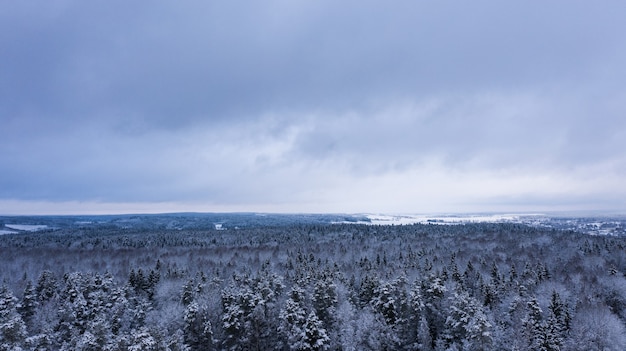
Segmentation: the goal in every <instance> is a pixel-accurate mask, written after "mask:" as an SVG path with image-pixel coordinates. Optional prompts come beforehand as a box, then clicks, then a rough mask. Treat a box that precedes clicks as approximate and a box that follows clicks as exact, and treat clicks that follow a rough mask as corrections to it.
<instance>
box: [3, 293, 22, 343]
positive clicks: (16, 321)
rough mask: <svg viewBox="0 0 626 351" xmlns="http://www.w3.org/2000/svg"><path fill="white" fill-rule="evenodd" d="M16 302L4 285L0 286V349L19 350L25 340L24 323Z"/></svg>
mask: <svg viewBox="0 0 626 351" xmlns="http://www.w3.org/2000/svg"><path fill="white" fill-rule="evenodd" d="M17 302H18V299H17V298H16V297H15V296H14V295H13V293H12V292H11V291H10V290H9V289H8V288H7V287H6V286H2V288H0V351H4V350H7V351H8V350H20V349H21V347H22V345H23V344H24V341H25V340H26V337H27V331H26V324H25V323H24V321H23V320H22V316H21V315H20V314H19V313H18V312H17Z"/></svg>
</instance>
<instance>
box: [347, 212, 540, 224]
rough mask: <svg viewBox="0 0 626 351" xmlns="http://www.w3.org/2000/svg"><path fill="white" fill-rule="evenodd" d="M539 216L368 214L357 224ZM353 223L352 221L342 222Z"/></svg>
mask: <svg viewBox="0 0 626 351" xmlns="http://www.w3.org/2000/svg"><path fill="white" fill-rule="evenodd" d="M528 216H540V215H538V214H487V215H485V214H480V215H416V214H400V215H386V214H368V215H366V217H367V218H369V222H367V221H359V222H357V223H359V224H371V225H407V224H415V223H422V224H428V223H430V224H463V223H479V222H481V223H484V222H490V223H499V222H519V221H520V218H521V217H528ZM344 223H354V222H344Z"/></svg>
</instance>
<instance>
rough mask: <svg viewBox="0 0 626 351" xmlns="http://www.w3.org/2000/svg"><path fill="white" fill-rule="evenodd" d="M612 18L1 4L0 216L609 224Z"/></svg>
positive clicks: (597, 7) (620, 156) (430, 7)
mask: <svg viewBox="0 0 626 351" xmlns="http://www.w3.org/2000/svg"><path fill="white" fill-rule="evenodd" d="M625 15H626V2H624V1H622V0H616V1H611V0H607V1H600V2H594V3H593V4H592V3H590V2H588V1H577V0H567V1H565V0H563V1H530V2H529V1H517V2H514V1H498V0H486V1H483V0H476V1H447V0H443V1H430V2H427V1H391V2H385V3H384V4H383V3H382V2H379V1H368V0H365V1H363V0H360V1H325V0H315V1H308V0H305V1H290V0H269V1H238V0H234V1H210V0H209V1H207V0H197V1H194V0H190V1H176V2H172V1H170V2H165V1H163V2H158V1H157V2H154V1H130V2H129V1H117V0H109V1H78V0H76V1H73V0H58V1H57V0H45V1H43V0H42V1H11V0H0V214H31V213H37V214H52V213H66V214H67V213H128V212H175V211H262V212H350V213H354V212H385V213H440V212H478V211H505V212H506V211H550V210H555V211H559V210H617V211H622V212H626V64H625V62H626V38H625V36H624V33H626V21H624V16H625Z"/></svg>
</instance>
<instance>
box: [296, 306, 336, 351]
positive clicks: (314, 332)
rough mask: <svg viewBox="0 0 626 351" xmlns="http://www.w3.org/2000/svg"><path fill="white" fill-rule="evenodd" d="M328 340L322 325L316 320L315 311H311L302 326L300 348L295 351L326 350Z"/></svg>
mask: <svg viewBox="0 0 626 351" xmlns="http://www.w3.org/2000/svg"><path fill="white" fill-rule="evenodd" d="M329 343H330V338H329V337H328V335H327V333H326V329H324V326H323V325H322V321H320V320H319V318H317V315H316V314H315V311H311V312H310V313H309V316H308V317H307V319H306V324H305V325H304V338H303V340H302V342H301V343H300V344H301V348H298V349H295V350H302V351H309V350H310V351H322V350H328V348H329Z"/></svg>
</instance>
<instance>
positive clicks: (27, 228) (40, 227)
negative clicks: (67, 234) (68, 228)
mask: <svg viewBox="0 0 626 351" xmlns="http://www.w3.org/2000/svg"><path fill="white" fill-rule="evenodd" d="M4 226H5V227H7V228H9V229H15V230H22V231H27V232H36V231H38V230H43V229H47V228H48V226H47V225H45V224H5V225H4Z"/></svg>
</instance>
